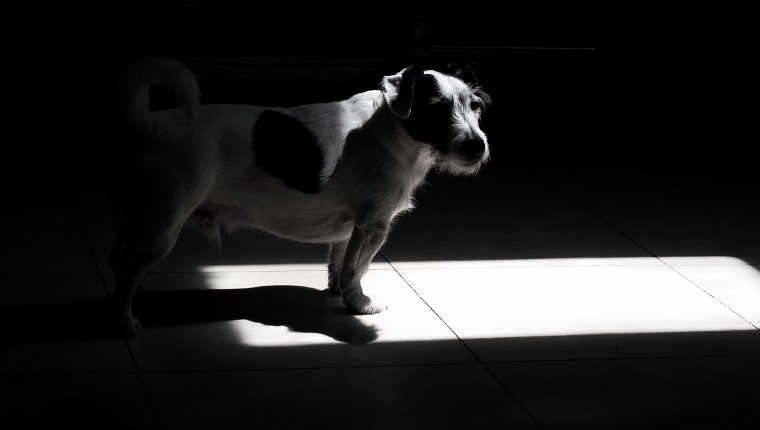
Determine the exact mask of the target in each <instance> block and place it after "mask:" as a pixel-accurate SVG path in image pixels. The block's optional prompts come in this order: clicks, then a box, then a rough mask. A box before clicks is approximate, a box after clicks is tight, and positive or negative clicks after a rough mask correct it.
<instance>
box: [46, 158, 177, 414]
mask: <svg viewBox="0 0 760 430" xmlns="http://www.w3.org/2000/svg"><path fill="white" fill-rule="evenodd" d="M58 175H59V176H61V174H60V172H59V173H58ZM64 188H65V190H66V201H67V202H68V203H69V207H70V208H71V211H72V212H73V214H74V217H75V218H76V220H77V224H78V225H79V231H80V232H81V234H82V236H83V237H84V241H85V243H86V244H87V251H88V252H89V254H90V258H92V263H93V264H94V265H95V270H97V274H98V276H99V277H100V282H101V285H102V286H103V290H104V291H105V293H106V297H111V295H110V294H109V293H108V284H107V283H106V279H105V276H104V275H103V271H102V270H101V269H100V266H99V265H98V262H97V259H96V258H95V252H94V251H93V247H92V243H91V242H90V239H89V238H88V237H87V233H86V232H85V228H84V224H83V223H82V219H81V218H80V216H79V212H78V211H77V208H76V205H75V203H74V201H73V198H72V197H71V194H70V192H69V189H68V187H64ZM123 342H124V345H125V346H126V348H127V352H128V353H129V357H130V359H131V360H132V365H133V366H134V367H135V370H136V374H137V377H138V378H139V380H140V386H141V387H142V390H143V393H144V394H145V397H146V399H147V400H148V404H149V405H150V410H151V413H152V414H153V418H154V419H155V420H156V425H157V426H158V428H159V429H162V428H163V427H162V426H161V420H160V419H159V417H158V412H157V411H156V408H155V405H154V404H153V399H152V398H151V396H150V392H149V391H148V387H147V385H146V384H145V380H144V379H143V375H142V372H140V367H139V366H138V364H137V360H136V359H135V355H134V353H133V352H132V348H130V346H129V342H128V341H127V340H126V339H124V341H123Z"/></svg>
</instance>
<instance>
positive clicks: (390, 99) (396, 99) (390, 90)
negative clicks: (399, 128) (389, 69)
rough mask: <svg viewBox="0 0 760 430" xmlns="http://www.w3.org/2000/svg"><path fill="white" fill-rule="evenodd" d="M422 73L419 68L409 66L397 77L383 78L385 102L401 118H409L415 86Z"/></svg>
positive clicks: (382, 88)
mask: <svg viewBox="0 0 760 430" xmlns="http://www.w3.org/2000/svg"><path fill="white" fill-rule="evenodd" d="M420 73H421V72H420V71H419V70H418V68H417V67H415V66H409V67H407V68H405V69H404V70H402V71H400V72H398V73H396V74H395V75H391V76H385V77H383V80H382V81H381V82H380V91H382V92H383V97H384V98H385V102H386V103H387V104H388V107H390V109H391V112H393V113H394V114H396V116H398V117H399V118H402V119H406V118H408V117H409V114H410V113H411V111H412V100H413V98H414V97H413V96H414V84H415V82H416V81H417V76H418V75H419V74H420Z"/></svg>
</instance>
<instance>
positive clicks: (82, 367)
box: [0, 275, 135, 372]
mask: <svg viewBox="0 0 760 430" xmlns="http://www.w3.org/2000/svg"><path fill="white" fill-rule="evenodd" d="M111 312H112V305H111V304H110V303H109V302H108V301H107V299H106V293H105V290H104V288H103V285H102V282H101V281H100V277H98V276H97V275H0V327H2V328H0V372H128V371H134V370H135V367H134V365H133V362H132V359H131V357H130V354H129V350H128V349H127V345H126V343H125V342H124V340H123V339H119V338H118V337H117V336H116V333H115V332H114V331H113V329H112V327H111V325H110V321H111V320H112V319H113V316H112V315H111V314H110V313H111Z"/></svg>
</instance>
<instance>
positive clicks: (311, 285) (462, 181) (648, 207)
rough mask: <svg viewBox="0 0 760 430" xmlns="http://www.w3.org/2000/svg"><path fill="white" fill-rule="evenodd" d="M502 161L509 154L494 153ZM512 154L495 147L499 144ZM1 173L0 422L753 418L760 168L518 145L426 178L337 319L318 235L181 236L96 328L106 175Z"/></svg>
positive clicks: (214, 424) (509, 424) (686, 423)
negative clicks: (363, 295)
mask: <svg viewBox="0 0 760 430" xmlns="http://www.w3.org/2000/svg"><path fill="white" fill-rule="evenodd" d="M494 158H495V159H496V158H498V154H497V151H496V150H495V156H494ZM501 159H502V160H503V159H506V157H504V158H501ZM10 179H11V180H9V181H5V182H4V184H3V185H4V187H5V189H4V190H3V191H4V197H5V198H4V200H3V202H2V203H0V207H1V208H2V211H0V237H1V238H2V241H1V242H0V256H2V258H1V259H0V312H1V314H0V315H1V316H0V323H2V325H0V327H2V328H0V428H2V429H4V430H9V429H16V428H18V429H28V428H48V427H46V426H50V425H55V426H56V427H63V426H67V427H68V426H73V427H74V428H89V427H92V428H99V429H116V428H119V429H122V428H125V429H154V428H157V429H164V430H169V429H182V430H190V429H237V428H277V429H283V428H313V427H315V426H316V427H317V428H321V427H325V428H333V429H336V428H359V429H428V428H430V429H481V428H482V429H546V430H565V429H702V428H705V429H731V430H737V429H757V428H760V388H759V387H760V330H759V329H758V327H760V222H759V221H758V220H760V174H759V173H758V169H757V168H756V167H755V166H752V165H744V164H732V163H728V164H727V163H721V162H717V161H714V162H699V163H696V162H691V161H673V160H670V161H667V162H665V161H652V160H649V161H647V160H639V161H627V162H621V161H604V162H603V161H589V160H586V161H583V162H578V161H562V162H559V161H557V160H535V159H533V160H513V161H509V162H501V163H498V162H494V163H493V164H491V165H488V166H486V167H485V168H484V169H483V171H482V172H481V174H480V175H479V176H478V177H477V178H442V177H437V176H434V177H432V178H431V181H430V185H429V186H428V187H426V188H425V189H424V190H422V191H421V192H420V193H419V199H418V208H417V209H416V210H415V211H414V212H412V213H410V214H407V215H405V216H403V217H402V218H401V219H399V221H398V223H397V225H396V227H395V229H394V230H393V232H392V233H391V236H390V238H389V240H388V242H387V243H386V245H385V246H384V248H383V250H382V255H380V256H378V258H377V259H376V260H375V262H374V265H373V267H372V269H371V270H370V272H369V274H368V275H367V277H366V279H365V282H364V284H365V288H366V289H367V291H368V292H369V293H370V294H371V295H374V296H376V297H377V298H378V299H380V300H382V301H383V302H384V303H385V304H387V305H388V307H389V309H388V310H387V311H385V312H383V313H381V314H378V315H374V316H351V315H348V314H346V313H345V310H344V308H343V307H342V304H341V302H340V299H338V298H335V297H332V296H330V295H328V294H327V293H326V291H325V288H326V282H327V273H326V267H325V265H324V260H325V253H326V249H325V247H323V246H315V245H303V244H297V243H290V242H286V241H282V240H280V239H276V238H272V237H268V236H266V235H263V234H255V233H247V234H242V235H239V236H235V237H228V238H226V240H225V241H224V243H223V252H222V254H221V255H214V253H213V252H211V251H209V249H208V248H207V247H206V246H205V245H204V243H203V240H202V239H201V238H200V237H198V236H196V235H195V234H194V233H192V232H188V233H184V234H183V235H182V236H181V238H180V240H179V243H178V244H177V247H176V249H175V251H174V253H173V254H171V255H170V256H169V257H168V258H167V259H166V260H165V261H163V262H162V263H161V264H160V265H159V266H158V267H157V268H156V269H155V270H154V271H153V272H152V273H151V274H150V275H149V277H148V279H147V288H148V290H150V291H151V292H152V293H153V294H152V298H151V300H150V301H149V302H148V301H143V302H140V304H139V305H140V307H139V308H138V311H139V312H140V313H141V315H142V320H143V325H144V331H143V333H142V334H141V335H140V336H139V337H137V338H135V339H130V340H128V341H125V340H123V339H119V338H114V337H113V335H112V333H109V332H108V331H107V330H106V329H105V328H104V327H105V324H104V322H103V321H105V320H106V318H107V309H108V308H107V306H106V303H107V298H108V296H109V295H111V294H112V291H113V273H112V272H111V269H110V268H109V267H108V265H107V263H106V255H107V252H108V250H109V247H110V246H111V245H112V243H113V240H114V231H113V227H112V225H111V221H110V217H109V205H108V201H107V199H106V198H105V194H104V192H103V182H102V180H101V178H100V176H99V172H98V171H97V169H95V170H88V169H84V170H82V171H50V172H49V173H47V174H46V176H44V177H42V178H33V177H16V178H10Z"/></svg>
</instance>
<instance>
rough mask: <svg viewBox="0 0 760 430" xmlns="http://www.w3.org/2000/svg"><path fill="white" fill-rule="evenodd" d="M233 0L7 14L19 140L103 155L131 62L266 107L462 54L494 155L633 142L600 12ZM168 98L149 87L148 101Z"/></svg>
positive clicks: (591, 152) (54, 157)
mask: <svg viewBox="0 0 760 430" xmlns="http://www.w3.org/2000/svg"><path fill="white" fill-rule="evenodd" d="M241 4H242V3H232V2H211V1H194V2H192V1H184V2H183V1H174V2H167V1H160V2H149V3H142V2H121V3H118V2H116V3H109V4H108V5H105V6H102V7H92V6H88V7H83V8H81V10H76V9H70V8H66V9H65V10H53V9H49V8H48V9H46V7H47V6H40V8H39V9H38V10H36V11H28V12H19V13H18V14H16V15H14V14H11V16H12V17H13V18H18V19H26V22H29V24H28V25H26V26H23V27H22V30H19V32H18V34H17V35H16V37H17V39H19V40H24V41H25V42H26V45H23V46H22V45H13V46H12V47H11V52H10V55H9V59H10V60H11V61H10V62H9V64H10V66H9V67H7V70H6V74H7V75H9V76H10V79H9V84H8V89H9V90H10V91H9V92H10V93H12V95H15V96H18V97H17V98H16V99H15V101H14V103H15V104H16V105H17V106H18V108H17V109H15V110H16V111H17V112H18V113H19V114H20V115H19V116H18V118H17V120H18V121H16V124H18V125H20V126H21V127H22V128H23V129H24V132H23V133H22V135H23V139H22V142H21V143H20V144H19V146H20V149H21V150H22V152H25V153H26V154H27V156H29V157H31V159H32V160H33V162H34V163H36V164H40V165H45V163H52V164H53V166H58V167H60V166H61V164H63V163H65V165H66V166H70V168H79V167H92V166H97V165H101V164H102V163H104V162H105V160H107V155H108V154H109V151H110V149H111V148H112V146H111V145H112V138H111V136H112V134H111V129H110V128H109V122H108V120H109V118H110V117H109V115H110V111H109V108H110V104H109V103H110V101H111V98H110V95H111V94H110V89H111V83H112V80H113V78H114V77H115V76H116V75H117V74H118V72H119V70H120V69H121V68H123V67H124V66H126V65H127V64H129V63H131V62H132V61H135V60H138V59H141V58H145V57H150V56H161V57H170V58H175V59H178V60H181V61H184V62H185V63H187V64H188V65H189V66H190V67H191V68H192V69H193V70H194V71H195V72H196V73H197V75H198V77H199V79H200V85H201V89H202V92H203V102H204V103H251V104H258V105H269V106H272V105H276V106H290V105H295V104H301V103H309V102H322V101H333V100H338V99H343V98H347V97H349V96H350V95H352V94H354V93H356V92H360V91H365V90H367V89H373V88H375V87H376V86H377V84H378V82H379V81H380V79H381V77H382V76H384V75H390V74H394V73H396V72H397V71H399V70H400V69H401V68H403V67H405V66H406V65H409V64H413V63H436V62H446V61H450V60H460V61H465V62H467V63H469V64H470V65H471V66H472V68H473V69H474V70H475V72H476V74H477V75H478V77H479V80H480V83H481V84H482V86H483V87H484V88H485V89H486V91H487V92H488V93H489V94H491V96H492V98H493V101H494V105H493V107H492V108H491V109H490V110H489V111H488V112H487V113H486V115H485V117H484V123H483V128H484V130H485V131H486V133H487V134H488V135H489V139H490V143H491V146H492V154H493V159H494V160H497V159H502V160H503V159H506V158H509V159H514V158H515V157H558V158H564V157H568V156H570V157H611V156H617V155H618V154H619V153H628V155H629V156H630V155H631V154H633V155H635V153H636V151H629V150H628V149H624V150H623V151H621V148H626V147H627V145H630V144H631V142H628V139H629V138H630V133H629V131H626V130H615V129H614V127H612V126H611V125H610V124H611V122H610V121H611V119H612V118H611V117H612V116H614V114H613V112H614V108H613V106H612V104H611V103H610V100H611V96H612V95H614V94H615V91H616V89H615V86H617V85H618V84H620V83H616V82H614V80H611V79H609V78H608V77H609V74H610V69H609V68H610V67H611V66H610V64H608V63H607V62H606V54H607V53H608V52H607V50H606V49H605V48H604V47H602V46H600V45H599V39H600V37H599V34H598V33H599V27H600V25H599V20H600V18H599V16H598V12H596V11H594V10H591V9H590V8H579V7H577V6H573V7H566V8H564V9H562V8H557V7H556V6H553V7H540V6H539V7H535V8H515V7H509V6H505V7H502V8H501V9H500V10H490V11H489V10H477V9H476V10H471V9H470V8H469V7H465V8H463V10H462V11H461V13H459V14H456V15H454V16H451V15H449V16H429V15H413V14H402V13H399V11H402V10H401V9H402V8H401V7H400V6H393V5H377V6H375V7H373V8H371V9H368V10H367V12H365V13H363V14H355V15H344V14H343V13H342V12H341V13H338V11H337V10H336V11H335V13H334V14H332V15H327V16H324V14H322V15H315V14H309V13H305V14H303V15H304V16H300V15H299V16H294V14H293V12H294V11H295V9H297V8H296V7H295V6H294V7H293V8H291V10H289V11H287V12H283V11H279V12H273V11H266V10H262V9H258V8H257V7H255V6H253V2H252V3H251V4H252V5H250V6H241ZM391 6H393V7H397V8H398V9H399V11H393V10H391ZM323 12H324V10H323ZM603 59H605V60H603ZM172 103H173V99H172V97H171V95H170V94H168V92H162V89H161V88H156V89H155V90H154V98H153V104H154V107H155V108H164V107H171V106H173V104H172ZM641 144H642V143H641V142H639V145H641ZM650 144H652V143H651V142H650ZM636 148H637V150H640V149H641V146H638V147H636ZM17 162H18V160H15V161H14V162H13V163H11V164H13V165H16V166H17V164H15V163H17Z"/></svg>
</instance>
